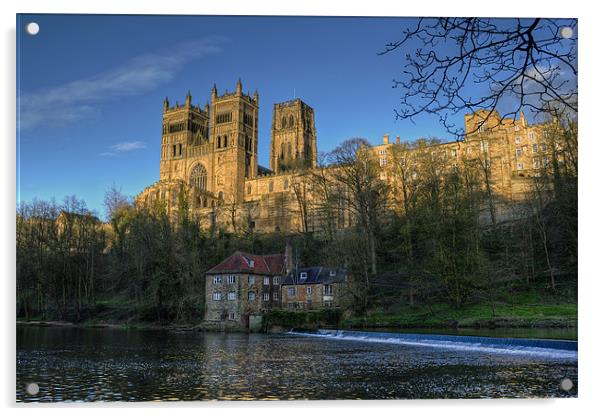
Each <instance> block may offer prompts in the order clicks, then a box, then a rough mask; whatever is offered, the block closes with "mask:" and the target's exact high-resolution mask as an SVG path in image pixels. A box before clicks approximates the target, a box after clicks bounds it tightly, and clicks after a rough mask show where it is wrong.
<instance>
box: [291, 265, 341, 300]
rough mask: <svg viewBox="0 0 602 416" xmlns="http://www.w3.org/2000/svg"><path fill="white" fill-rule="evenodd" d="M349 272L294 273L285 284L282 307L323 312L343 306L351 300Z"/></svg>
mask: <svg viewBox="0 0 602 416" xmlns="http://www.w3.org/2000/svg"><path fill="white" fill-rule="evenodd" d="M346 289H347V270H345V269H340V268H332V267H302V268H298V269H296V270H292V271H291V272H290V273H288V274H287V276H286V278H285V279H284V281H283V282H282V307H283V308H287V309H320V308H331V307H340V306H343V305H344V304H345V302H346V298H347V290H346Z"/></svg>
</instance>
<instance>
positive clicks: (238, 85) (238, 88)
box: [236, 78, 242, 95]
mask: <svg viewBox="0 0 602 416" xmlns="http://www.w3.org/2000/svg"><path fill="white" fill-rule="evenodd" d="M236 94H238V95H240V94H242V82H241V80H240V78H238V81H236Z"/></svg>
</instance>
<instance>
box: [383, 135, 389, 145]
mask: <svg viewBox="0 0 602 416" xmlns="http://www.w3.org/2000/svg"><path fill="white" fill-rule="evenodd" d="M383 144H389V135H388V134H385V135H384V136H383Z"/></svg>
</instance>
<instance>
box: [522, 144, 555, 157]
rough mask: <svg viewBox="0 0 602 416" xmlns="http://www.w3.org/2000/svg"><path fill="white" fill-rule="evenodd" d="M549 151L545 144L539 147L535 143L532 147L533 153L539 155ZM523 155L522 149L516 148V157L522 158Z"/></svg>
mask: <svg viewBox="0 0 602 416" xmlns="http://www.w3.org/2000/svg"><path fill="white" fill-rule="evenodd" d="M547 150H548V146H547V145H546V144H545V143H542V144H541V145H538V144H537V143H533V144H532V145H531V152H532V153H538V152H540V151H541V152H547ZM522 155H523V149H522V148H521V147H517V148H516V157H521V156H522Z"/></svg>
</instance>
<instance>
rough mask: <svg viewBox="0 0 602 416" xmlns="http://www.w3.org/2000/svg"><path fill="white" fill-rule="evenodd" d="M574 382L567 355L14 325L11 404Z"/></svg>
mask: <svg viewBox="0 0 602 416" xmlns="http://www.w3.org/2000/svg"><path fill="white" fill-rule="evenodd" d="M564 378H570V379H571V380H572V381H573V383H574V387H573V389H571V391H569V392H564V391H563V390H561V389H560V387H559V385H560V382H561V380H562V379H564ZM32 382H35V383H37V384H38V385H39V387H40V391H39V393H38V394H37V395H35V396H30V395H27V393H26V391H25V386H26V385H27V384H28V383H32ZM577 385H578V383H577V363H576V362H575V361H566V360H556V359H550V358H546V357H532V356H521V355H503V354H485V353H482V352H469V351H459V350H442V349H436V348H427V347H419V346H411V345H394V344H380V343H365V342H360V341H347V342H344V341H340V340H336V339H324V338H313V337H303V336H295V335H289V334H283V335H264V334H215V333H207V334H201V333H174V332H167V331H139V330H118V329H115V330H113V329H77V328H36V327H18V328H17V386H16V387H17V400H18V401H73V400H76V401H94V400H108V401H111V400H126V401H148V400H212V399H219V400H257V399H261V400H270V399H358V398H359V399H396V398H451V397H453V398H462V397H465V398H478V397H567V396H576V395H577Z"/></svg>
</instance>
